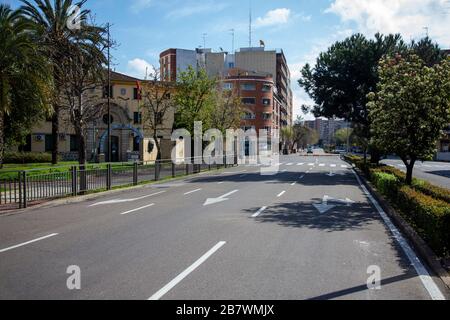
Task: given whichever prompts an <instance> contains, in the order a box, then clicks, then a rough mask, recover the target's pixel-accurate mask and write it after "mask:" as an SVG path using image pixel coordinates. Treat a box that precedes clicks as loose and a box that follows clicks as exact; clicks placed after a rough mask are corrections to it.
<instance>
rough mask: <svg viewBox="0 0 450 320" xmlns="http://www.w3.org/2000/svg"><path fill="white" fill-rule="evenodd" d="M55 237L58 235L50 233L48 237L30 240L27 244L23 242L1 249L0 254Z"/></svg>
mask: <svg viewBox="0 0 450 320" xmlns="http://www.w3.org/2000/svg"><path fill="white" fill-rule="evenodd" d="M57 235H58V234H57V233H52V234H49V235H48V236H44V237H41V238H37V239H34V240H30V241H27V242H24V243H20V244H17V245H15V246H12V247H8V248H5V249H1V250H0V253H2V252H6V251H9V250H12V249H16V248H19V247H23V246H26V245H27V244H31V243H34V242H38V241H41V240H44V239H47V238H50V237H54V236H57Z"/></svg>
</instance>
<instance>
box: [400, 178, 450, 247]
mask: <svg viewBox="0 0 450 320" xmlns="http://www.w3.org/2000/svg"><path fill="white" fill-rule="evenodd" d="M396 205H397V207H398V208H400V210H401V211H402V213H403V215H404V216H405V218H406V219H407V220H409V222H411V223H412V224H413V225H414V226H415V229H416V231H417V232H418V233H419V234H420V235H421V237H422V238H423V239H424V240H425V241H426V242H427V243H428V244H429V245H430V247H431V248H432V249H433V250H434V251H435V252H436V254H438V255H440V256H448V255H450V206H449V205H448V203H447V202H445V201H442V200H437V199H434V198H432V197H430V196H428V195H426V194H423V193H421V192H419V191H417V190H415V189H413V188H411V187H409V186H403V187H401V188H400V189H399V190H398V195H397V201H396Z"/></svg>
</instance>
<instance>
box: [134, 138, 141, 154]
mask: <svg viewBox="0 0 450 320" xmlns="http://www.w3.org/2000/svg"><path fill="white" fill-rule="evenodd" d="M139 151H141V138H140V137H134V139H133V152H139Z"/></svg>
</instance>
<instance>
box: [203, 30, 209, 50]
mask: <svg viewBox="0 0 450 320" xmlns="http://www.w3.org/2000/svg"><path fill="white" fill-rule="evenodd" d="M207 35H208V34H207V33H204V34H202V37H203V49H206V36H207Z"/></svg>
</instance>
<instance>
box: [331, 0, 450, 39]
mask: <svg viewBox="0 0 450 320" xmlns="http://www.w3.org/2000/svg"><path fill="white" fill-rule="evenodd" d="M449 4H450V2H449V1H448V0H334V1H333V3H332V4H331V5H330V7H329V8H328V9H327V10H326V11H325V12H327V13H334V14H336V15H338V16H339V17H340V18H341V21H342V22H344V23H355V25H356V28H357V31H359V32H361V33H363V34H365V35H366V36H373V35H374V34H375V33H376V32H381V33H401V34H402V35H403V37H404V39H405V41H409V40H410V39H411V38H422V37H423V36H424V35H425V33H426V31H425V29H424V28H425V27H427V28H428V31H429V35H430V37H431V38H433V39H434V40H436V41H438V42H439V43H440V44H441V45H442V46H445V47H448V46H450V33H449V32H448V30H449V23H448V21H449V18H450V8H449Z"/></svg>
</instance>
